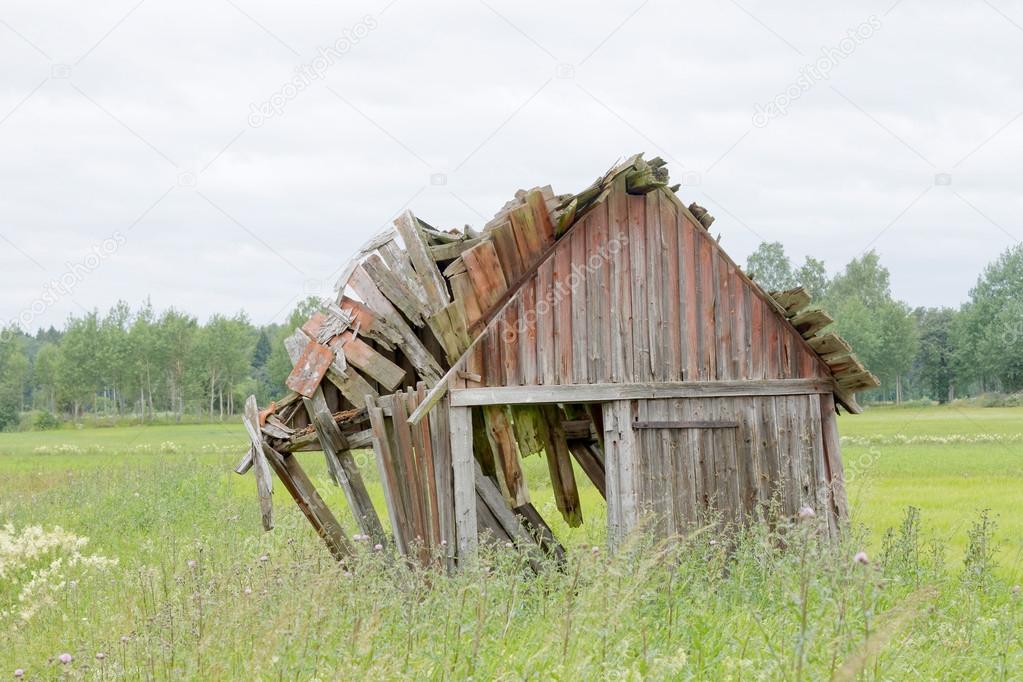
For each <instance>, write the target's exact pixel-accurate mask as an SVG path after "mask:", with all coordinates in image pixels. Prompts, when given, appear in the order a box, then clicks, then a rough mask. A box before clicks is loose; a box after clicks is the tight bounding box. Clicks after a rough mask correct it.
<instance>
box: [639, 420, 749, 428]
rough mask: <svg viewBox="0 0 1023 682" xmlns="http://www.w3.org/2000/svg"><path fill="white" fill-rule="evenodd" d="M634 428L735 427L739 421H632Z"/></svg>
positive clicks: (737, 426)
mask: <svg viewBox="0 0 1023 682" xmlns="http://www.w3.org/2000/svg"><path fill="white" fill-rule="evenodd" d="M632 428H634V429H737V428H739V422H664V421H662V422H641V421H635V422H632Z"/></svg>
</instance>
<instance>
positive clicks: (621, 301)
mask: <svg viewBox="0 0 1023 682" xmlns="http://www.w3.org/2000/svg"><path fill="white" fill-rule="evenodd" d="M607 212H608V246H609V251H610V261H611V263H610V272H609V278H610V292H609V297H610V306H611V311H610V331H611V349H610V352H611V357H610V358H609V364H610V376H611V381H613V382H622V381H629V380H630V379H631V378H632V374H633V355H632V293H631V292H632V271H631V270H630V268H629V264H630V263H629V247H630V245H629V207H628V203H627V199H626V197H625V178H624V177H621V178H616V179H615V184H614V187H613V189H612V191H611V194H610V195H609V196H608V198H607Z"/></svg>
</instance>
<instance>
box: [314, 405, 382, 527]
mask: <svg viewBox="0 0 1023 682" xmlns="http://www.w3.org/2000/svg"><path fill="white" fill-rule="evenodd" d="M305 407H306V411H307V412H308V413H309V417H310V418H311V419H312V421H313V427H314V428H315V429H316V435H317V437H318V438H319V440H320V445H321V447H322V448H323V452H324V454H325V456H326V457H327V462H328V464H330V463H331V461H333V465H334V473H335V477H336V480H337V482H338V484H339V485H340V486H341V488H342V489H343V490H344V492H345V497H346V498H347V499H348V505H349V506H350V507H351V509H352V515H353V516H354V517H355V522H356V523H357V524H358V525H359V529H360V530H361V531H362V533H363V534H364V535H368V536H370V537H371V538H372V539H373V542H374V543H383V542H384V540H385V539H386V538H385V536H384V529H383V526H381V525H380V518H379V517H378V516H377V512H376V509H374V508H373V501H372V500H371V499H370V497H369V492H368V491H367V490H366V484H365V483H364V482H363V480H362V474H361V473H359V467H358V465H357V464H356V463H355V458H353V457H352V453H351V451H350V450H349V444H348V441H347V439H346V438H345V436H344V434H342V433H341V429H339V428H338V426H337V424H336V423H335V422H334V417H333V415H332V414H331V413H330V409H329V408H328V407H327V401H326V399H325V398H324V397H323V390H322V389H321V388H319V387H317V389H316V392H315V393H314V394H313V397H312V398H305Z"/></svg>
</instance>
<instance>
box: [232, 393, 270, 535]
mask: <svg viewBox="0 0 1023 682" xmlns="http://www.w3.org/2000/svg"><path fill="white" fill-rule="evenodd" d="M243 423H244V424H245V430H246V432H248V434H249V442H250V443H251V444H252V449H251V450H250V452H252V453H253V458H252V471H253V474H255V478H256V494H257V495H258V496H259V510H260V516H261V518H262V522H263V530H273V527H274V510H273V498H272V497H271V495H272V494H273V479H272V478H271V477H270V465H269V463H268V462H267V459H266V455H265V454H264V453H263V436H261V435H260V432H259V407H258V406H257V405H256V396H254V395H250V396H249V397H248V398H246V400H245V417H244V419H243ZM239 468H241V467H239Z"/></svg>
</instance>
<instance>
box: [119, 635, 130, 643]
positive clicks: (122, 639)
mask: <svg viewBox="0 0 1023 682" xmlns="http://www.w3.org/2000/svg"><path fill="white" fill-rule="evenodd" d="M129 641H131V639H130V638H129V637H128V635H121V644H127V643H128V642H129Z"/></svg>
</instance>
